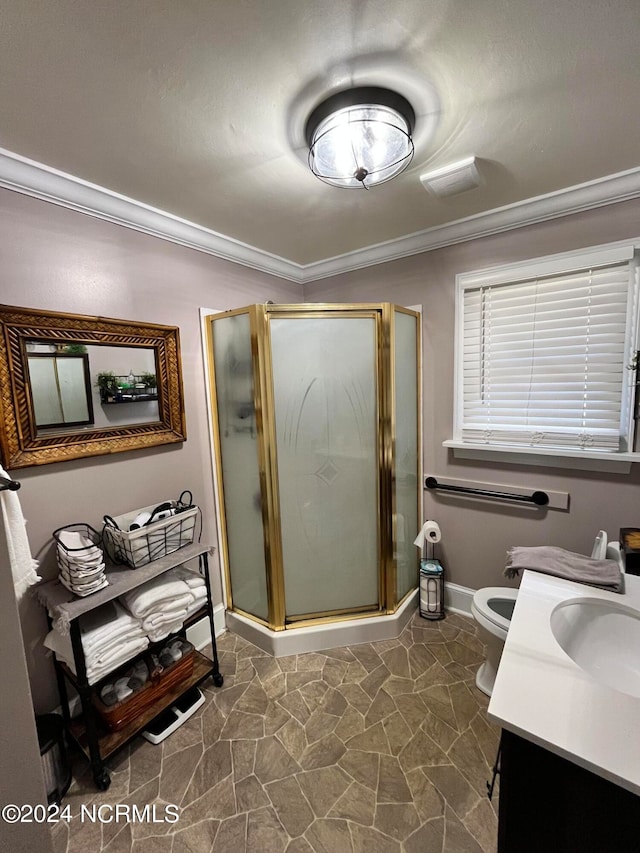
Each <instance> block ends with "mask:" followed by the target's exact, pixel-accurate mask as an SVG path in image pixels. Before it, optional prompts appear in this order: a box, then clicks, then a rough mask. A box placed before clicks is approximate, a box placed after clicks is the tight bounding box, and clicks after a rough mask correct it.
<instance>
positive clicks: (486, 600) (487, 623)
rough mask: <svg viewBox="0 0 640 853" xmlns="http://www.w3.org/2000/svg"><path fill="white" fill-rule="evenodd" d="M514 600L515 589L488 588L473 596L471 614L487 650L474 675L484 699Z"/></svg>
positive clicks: (493, 673) (492, 680)
mask: <svg viewBox="0 0 640 853" xmlns="http://www.w3.org/2000/svg"><path fill="white" fill-rule="evenodd" d="M517 596H518V590H517V589H510V588H509V587H506V586H487V587H484V589H479V590H478V591H477V592H475V593H474V595H473V601H472V602H471V614H472V616H473V618H474V619H475V621H476V624H477V625H478V636H479V638H480V639H481V640H482V642H483V643H484V644H485V646H486V649H487V657H486V659H485V661H484V662H483V663H482V664H481V665H480V668H479V669H478V672H477V674H476V685H477V687H478V689H479V690H482V692H483V693H486V694H487V696H491V693H492V691H493V685H494V682H495V680H496V674H497V672H498V665H499V663H500V658H501V657H502V649H503V648H504V641H505V640H506V639H507V631H508V630H509V623H510V622H511V616H512V615H513V608H514V607H515V606H516V598H517Z"/></svg>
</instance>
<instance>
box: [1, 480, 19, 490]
mask: <svg viewBox="0 0 640 853" xmlns="http://www.w3.org/2000/svg"><path fill="white" fill-rule="evenodd" d="M19 488H20V483H19V482H18V481H17V480H10V479H9V478H8V477H0V492H4V491H6V490H7V489H8V490H9V491H10V492H17V491H18V489H19Z"/></svg>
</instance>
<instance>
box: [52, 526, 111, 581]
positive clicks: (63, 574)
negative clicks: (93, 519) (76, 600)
mask: <svg viewBox="0 0 640 853" xmlns="http://www.w3.org/2000/svg"><path fill="white" fill-rule="evenodd" d="M57 542H58V553H57V557H58V568H59V569H60V575H59V579H60V583H61V584H63V585H64V586H66V588H67V589H68V590H69V591H70V592H73V593H74V594H75V595H80V596H85V595H91V593H92V592H97V591H98V590H99V589H103V587H105V586H108V581H107V578H106V576H105V573H104V554H103V552H102V549H101V548H99V547H98V546H97V545H96V544H95V543H94V542H93V541H92V540H91V539H90V538H89V536H87V535H86V534H85V533H80V532H78V531H75V530H60V531H58V534H57Z"/></svg>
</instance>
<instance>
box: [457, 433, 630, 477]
mask: <svg viewBox="0 0 640 853" xmlns="http://www.w3.org/2000/svg"><path fill="white" fill-rule="evenodd" d="M442 446H443V447H449V448H451V449H452V450H453V453H454V456H456V457H457V458H459V459H480V460H482V461H485V462H510V463H515V464H517V465H538V466H541V467H547V468H569V469H571V470H574V471H605V472H608V473H614V474H628V473H629V472H630V471H631V464H632V463H633V462H640V453H605V452H603V451H597V450H555V449H553V448H548V447H544V448H542V447H538V448H535V449H533V448H529V447H505V446H499V445H488V444H468V443H465V442H462V441H457V440H455V439H448V440H447V441H443V442H442Z"/></svg>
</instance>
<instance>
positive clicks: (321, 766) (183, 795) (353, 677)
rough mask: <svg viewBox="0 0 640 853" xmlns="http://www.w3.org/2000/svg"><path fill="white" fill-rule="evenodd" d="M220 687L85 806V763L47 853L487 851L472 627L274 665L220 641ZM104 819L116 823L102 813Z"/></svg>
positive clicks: (489, 745) (488, 730) (421, 628)
mask: <svg viewBox="0 0 640 853" xmlns="http://www.w3.org/2000/svg"><path fill="white" fill-rule="evenodd" d="M218 648H219V653H220V667H221V670H222V672H223V674H224V677H225V683H224V686H223V688H222V689H219V690H218V689H216V688H214V687H213V685H212V684H211V681H210V680H209V681H207V682H206V688H204V689H205V693H206V696H207V701H206V703H205V704H204V705H203V706H202V708H201V709H199V711H198V712H197V713H196V715H194V717H192V718H191V719H190V720H189V721H188V722H187V723H185V724H184V725H183V726H182V728H180V729H179V730H178V731H177V732H176V733H175V734H173V735H172V736H171V737H169V738H168V739H167V740H165V741H164V742H163V743H162V744H160V745H156V746H154V745H152V744H150V743H147V742H146V741H145V740H143V739H142V738H137V739H136V740H135V741H134V742H133V743H132V744H131V745H130V746H129V747H128V748H126V749H124V750H123V751H122V752H120V753H119V754H118V755H117V756H116V757H115V758H114V760H112V761H111V762H110V763H109V767H110V770H111V776H112V783H111V787H110V788H109V789H108V791H106V792H97V791H96V790H95V788H93V785H92V779H91V776H90V774H89V773H88V771H87V768H86V762H85V760H84V759H82V758H81V759H78V761H79V762H82V763H80V764H79V766H78V768H77V770H76V774H75V775H76V778H75V780H74V782H73V785H72V787H71V789H70V791H69V793H68V795H67V797H65V800H64V803H63V805H65V804H67V803H68V804H70V806H71V813H72V815H73V816H74V817H73V819H72V821H71V822H70V824H67V823H66V822H61V823H59V824H56V825H55V826H54V847H55V850H56V853H77V851H83V853H84V851H88V850H91V851H104V853H245V851H247V853H249V851H250V853H467V851H468V853H482V851H484V853H495V849H496V834H497V819H496V810H497V790H496V792H495V793H494V800H493V805H492V804H491V803H490V802H489V800H488V799H487V796H486V781H487V780H488V779H489V778H490V774H491V771H490V768H491V766H492V765H493V762H494V759H495V755H496V751H497V746H498V734H499V733H498V730H497V728H496V727H495V726H493V725H491V724H489V723H488V721H487V716H486V707H487V704H488V702H487V699H486V697H485V696H484V695H483V694H482V693H481V692H480V691H478V690H477V688H476V686H475V682H474V677H475V671H476V669H477V667H478V664H479V663H480V662H481V660H482V645H481V643H480V641H479V640H478V639H477V637H476V633H475V627H474V623H473V622H472V621H471V620H469V619H465V618H463V617H461V616H458V615H455V614H449V615H448V616H447V618H446V620H444V621H443V622H427V621H426V620H424V619H421V618H420V617H419V616H417V615H416V616H415V617H414V618H413V620H412V621H411V622H410V623H409V625H408V626H407V627H406V628H405V630H404V631H403V632H402V634H401V635H400V637H399V638H398V639H397V640H385V641H382V642H377V643H367V644H364V645H358V646H350V647H347V648H338V649H333V650H330V651H325V652H322V653H309V654H303V655H297V656H291V657H286V658H279V659H276V658H273V657H270V656H269V655H267V654H265V653H264V652H262V651H261V650H259V649H257V648H256V647H255V646H252V645H251V644H250V643H248V642H246V641H245V640H243V639H241V638H240V637H238V636H236V635H233V634H230V633H226V634H224V635H223V636H222V637H220V639H219V644H218ZM103 803H104V804H111V805H115V804H117V803H123V804H128V805H132V804H137V805H138V807H139V808H140V809H142V808H143V807H144V806H145V805H147V804H155V805H156V812H155V814H156V818H157V819H162V817H163V816H164V814H165V812H164V808H165V805H166V804H174V805H176V806H178V807H179V813H180V817H179V820H178V821H177V822H175V823H171V824H170V823H166V822H156V823H154V822H153V821H151V820H146V821H143V822H125V821H120V822H116V821H115V820H114V821H112V822H109V823H99V822H95V823H93V822H90V821H84V822H81V821H80V820H79V814H80V805H81V804H87V805H91V804H103ZM108 814H109V815H112V814H113V812H112V811H111V812H109V813H108Z"/></svg>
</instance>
